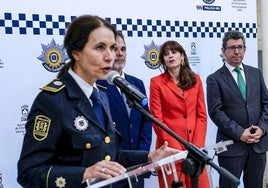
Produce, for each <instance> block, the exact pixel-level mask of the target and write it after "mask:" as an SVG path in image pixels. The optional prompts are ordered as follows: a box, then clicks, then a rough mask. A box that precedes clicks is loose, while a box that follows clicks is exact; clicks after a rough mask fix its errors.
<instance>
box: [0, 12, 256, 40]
mask: <svg viewBox="0 0 268 188" xmlns="http://www.w3.org/2000/svg"><path fill="white" fill-rule="evenodd" d="M75 17H76V16H68V17H67V16H65V15H56V16H55V15H39V14H32V15H27V14H25V13H18V14H12V13H3V14H2V15H0V34H1V33H2V34H3V33H4V34H20V35H27V34H33V35H64V34H65V31H66V28H67V27H68V25H69V24H70V22H71V21H72V20H73V19H74V18H75ZM105 19H106V20H107V21H109V22H110V23H111V24H112V25H114V26H115V27H116V29H117V30H121V31H122V32H123V33H124V34H125V36H127V37H133V36H136V37H178V38H180V37H183V38H189V37H192V38H197V37H198V38H221V37H222V36H223V33H225V32H227V31H229V30H234V29H235V30H239V31H240V32H242V33H243V34H244V35H245V37H246V38H257V24H256V23H236V22H209V21H208V22H206V21H186V20H172V21H171V20H152V19H133V18H125V19H122V18H105Z"/></svg>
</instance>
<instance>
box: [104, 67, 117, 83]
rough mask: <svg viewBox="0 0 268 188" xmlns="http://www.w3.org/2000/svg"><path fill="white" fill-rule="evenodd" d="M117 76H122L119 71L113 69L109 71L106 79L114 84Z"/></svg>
mask: <svg viewBox="0 0 268 188" xmlns="http://www.w3.org/2000/svg"><path fill="white" fill-rule="evenodd" d="M117 76H120V75H119V74H118V72H116V71H114V70H112V71H110V72H108V74H107V76H106V80H107V81H108V82H109V83H110V84H113V81H114V78H115V77H117Z"/></svg>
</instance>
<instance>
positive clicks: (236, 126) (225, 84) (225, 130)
mask: <svg viewBox="0 0 268 188" xmlns="http://www.w3.org/2000/svg"><path fill="white" fill-rule="evenodd" d="M243 67H244V71H245V78H246V88H247V99H246V101H245V100H244V99H243V97H242V94H241V92H240V90H239V88H238V86H237V84H236V82H235V80H234V79H233V77H232V75H231V73H230V71H229V70H228V69H227V67H226V66H225V65H223V66H222V67H221V68H220V69H219V70H217V71H216V72H215V73H213V74H211V75H209V76H208V77H207V105H208V112H209V115H210V118H211V119H212V121H213V122H214V123H215V124H216V126H218V132H217V139H216V140H217V142H218V141H222V140H223V141H225V140H230V139H231V140H233V141H234V144H232V145H230V146H228V150H227V151H225V152H223V153H221V154H220V155H222V156H239V155H243V154H244V153H245V152H246V151H247V147H248V144H246V143H244V142H241V141H240V140H239V139H240V137H241V135H242V133H243V131H244V129H245V128H247V127H249V126H251V125H252V124H253V125H257V126H259V127H260V128H261V129H262V130H264V131H265V132H267V130H268V93H267V89H266V86H265V83H264V79H263V76H262V73H261V71H260V70H258V69H257V68H254V67H251V66H247V65H243ZM250 146H251V147H252V148H253V150H254V151H255V152H257V153H263V152H265V151H267V149H268V136H263V137H262V138H261V140H260V142H259V143H256V144H250Z"/></svg>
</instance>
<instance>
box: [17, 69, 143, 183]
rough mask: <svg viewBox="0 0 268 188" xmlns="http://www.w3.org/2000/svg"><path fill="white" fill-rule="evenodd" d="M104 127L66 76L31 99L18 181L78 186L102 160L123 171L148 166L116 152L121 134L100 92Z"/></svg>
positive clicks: (138, 156)
mask: <svg viewBox="0 0 268 188" xmlns="http://www.w3.org/2000/svg"><path fill="white" fill-rule="evenodd" d="M99 91H100V97H101V101H102V103H103V106H104V109H105V113H106V119H107V127H106V129H105V128H103V127H101V126H100V125H99V122H98V121H97V117H96V115H95V113H94V111H93V108H92V105H91V103H90V101H89V99H88V98H87V97H86V95H85V94H84V93H83V91H82V90H81V88H80V87H79V86H78V84H77V83H76V82H75V80H74V79H73V78H72V76H71V75H70V74H69V73H68V72H66V73H64V75H63V76H62V77H61V78H60V79H55V80H53V81H52V82H51V83H49V84H48V85H46V86H45V87H43V91H41V92H40V93H39V94H38V96H37V97H36V99H35V101H34V103H33V105H32V108H31V111H30V113H29V115H28V121H27V123H26V134H25V137H24V141H23V146H22V151H21V156H20V159H19V161H18V178H17V180H18V182H19V183H20V184H21V185H22V186H23V187H31V188H34V187H38V188H42V187H49V188H51V187H75V188H77V187H81V183H82V179H83V174H84V171H85V169H86V168H87V167H89V166H91V165H93V164H95V163H96V162H98V161H101V160H111V161H118V162H119V163H121V164H122V165H123V166H125V167H128V166H132V165H136V164H139V163H144V162H147V160H148V152H145V151H143V152H137V151H135V152H131V151H120V152H119V151H118V145H119V142H120V139H121V138H120V135H119V133H118V132H117V131H116V129H115V127H114V125H113V121H112V118H111V115H110V110H109V107H108V99H107V96H106V94H105V91H103V88H101V89H99Z"/></svg>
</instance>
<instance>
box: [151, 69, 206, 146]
mask: <svg viewBox="0 0 268 188" xmlns="http://www.w3.org/2000/svg"><path fill="white" fill-rule="evenodd" d="M195 77H196V80H197V83H196V84H195V85H194V86H193V87H192V88H190V89H188V90H186V91H184V94H182V93H181V92H180V91H179V89H178V87H177V85H176V84H175V82H174V80H173V79H172V78H171V77H170V76H169V74H168V73H167V72H165V73H163V74H160V75H158V76H156V77H153V78H152V79H151V83H150V110H151V113H152V114H153V116H154V117H156V118H157V119H158V120H159V121H160V122H162V123H164V124H165V125H166V126H167V127H168V128H170V129H171V130H173V131H174V132H175V133H177V134H178V135H179V136H180V137H182V138H183V139H185V140H186V141H188V142H191V143H193V144H195V145H197V146H199V147H203V146H204V145H205V138H206V131H207V114H206V105H205V100H204V92H203V86H202V82H201V79H200V77H199V75H197V74H196V75H195ZM153 127H154V130H155V132H156V135H157V142H156V147H157V148H158V147H159V146H161V145H162V144H163V143H164V141H168V144H169V146H170V147H174V148H178V149H185V148H184V146H183V145H182V144H181V143H179V142H178V141H177V140H175V139H174V138H173V137H172V136H170V135H168V133H166V132H165V131H163V130H162V129H161V128H159V127H158V126H157V125H154V126H153Z"/></svg>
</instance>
